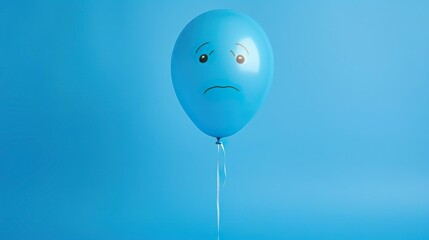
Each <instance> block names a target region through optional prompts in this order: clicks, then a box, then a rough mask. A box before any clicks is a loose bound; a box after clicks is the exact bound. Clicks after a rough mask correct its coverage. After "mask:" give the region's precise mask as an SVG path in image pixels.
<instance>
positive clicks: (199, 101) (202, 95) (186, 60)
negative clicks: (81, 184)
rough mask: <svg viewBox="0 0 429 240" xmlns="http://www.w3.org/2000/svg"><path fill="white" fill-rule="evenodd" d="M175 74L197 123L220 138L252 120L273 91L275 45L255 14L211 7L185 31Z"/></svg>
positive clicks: (186, 106) (185, 106)
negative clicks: (272, 45) (246, 14)
mask: <svg viewBox="0 0 429 240" xmlns="http://www.w3.org/2000/svg"><path fill="white" fill-rule="evenodd" d="M171 74H172V79H173V85H174V89H175V92H176V95H177V97H178V99H179V101H180V103H181V105H182V107H183V109H184V110H185V112H186V113H187V115H188V116H189V118H190V119H191V120H192V121H193V122H194V124H195V125H196V126H197V127H198V128H199V129H200V130H201V131H203V132H204V133H206V134H207V135H210V136H213V137H216V138H222V137H227V136H231V135H233V134H235V133H236V132H238V131H239V130H240V129H241V128H242V127H244V126H245V125H246V124H247V123H248V122H249V121H250V119H251V118H252V117H253V116H254V115H255V113H256V112H257V110H258V109H259V107H260V105H261V103H262V101H263V100H264V98H265V96H266V95H267V93H268V90H269V88H270V85H271V79H272V74H273V56H272V50H271V46H270V43H269V41H268V38H267V36H266V35H265V33H264V31H263V30H262V29H261V27H260V26H259V25H258V24H257V23H256V22H255V21H253V20H252V19H251V18H249V17H247V16H245V15H242V14H239V13H236V12H233V11H230V10H215V11H210V12H207V13H205V14H202V15H200V16H198V17H197V18H195V19H194V20H192V21H191V22H190V23H189V24H188V25H187V26H186V27H185V29H184V30H183V31H182V33H181V34H180V36H179V38H178V39H177V41H176V44H175V46H174V50H173V57H172V61H171Z"/></svg>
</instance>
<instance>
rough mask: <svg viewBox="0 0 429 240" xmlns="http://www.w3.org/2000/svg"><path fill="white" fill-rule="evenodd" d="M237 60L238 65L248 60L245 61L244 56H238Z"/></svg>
mask: <svg viewBox="0 0 429 240" xmlns="http://www.w3.org/2000/svg"><path fill="white" fill-rule="evenodd" d="M235 60H236V61H237V63H238V64H243V63H244V61H245V60H246V59H244V57H243V55H238V56H237V58H236V59H235Z"/></svg>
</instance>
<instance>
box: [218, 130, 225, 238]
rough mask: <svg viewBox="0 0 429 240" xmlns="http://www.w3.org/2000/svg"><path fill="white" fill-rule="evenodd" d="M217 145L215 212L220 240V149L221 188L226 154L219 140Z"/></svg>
mask: <svg viewBox="0 0 429 240" xmlns="http://www.w3.org/2000/svg"><path fill="white" fill-rule="evenodd" d="M216 145H217V166H216V211H217V239H218V240H219V238H220V171H221V168H220V162H221V160H220V159H221V158H220V149H222V153H223V154H222V155H223V161H222V165H223V168H222V170H223V176H224V179H223V184H222V186H225V182H226V152H225V148H224V146H223V143H222V142H221V141H220V138H218V139H217V142H216Z"/></svg>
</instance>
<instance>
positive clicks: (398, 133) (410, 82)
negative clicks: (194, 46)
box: [0, 0, 429, 240]
mask: <svg viewBox="0 0 429 240" xmlns="http://www.w3.org/2000/svg"><path fill="white" fill-rule="evenodd" d="M263 2H265V3H263ZM216 8H232V9H235V10H238V11H241V12H244V13H246V14H248V15H250V16H251V17H252V18H254V19H255V20H256V21H257V22H259V23H260V25H261V26H262V27H263V28H264V29H265V31H266V33H267V35H268V36H269V38H270V39H271V43H272V47H273V49H274V54H275V74H274V79H273V86H272V89H271V92H270V94H269V96H268V98H267V100H266V101H265V103H264V104H263V106H262V108H261V110H260V111H259V112H258V114H257V115H256V116H255V118H254V119H253V120H252V121H251V122H250V123H249V124H248V125H247V126H246V127H245V128H244V129H242V131H240V132H239V133H238V134H236V135H234V136H232V137H230V138H229V139H227V141H226V143H225V144H226V148H227V154H228V159H227V161H228V170H229V176H228V180H227V184H226V186H225V188H223V189H222V193H221V194H222V196H221V198H222V199H221V201H222V213H221V214H222V216H221V217H222V219H221V221H222V222H221V239H225V240H226V239H428V238H429V228H428V223H429V124H428V122H429V94H428V90H429V67H428V63H429V27H428V26H429V14H428V9H429V3H428V2H427V1H426V2H425V1H381V0H376V1H369V0H364V1H285V2H284V3H279V2H277V1H272V2H268V1H260V2H259V3H250V2H249V1H218V2H216V3H208V2H204V1H183V2H181V3H178V1H171V2H166V1H153V3H150V2H149V1H123V2H120V1H100V2H96V1H68V2H67V1H64V2H59V1H58V2H55V3H54V2H51V3H50V2H42V1H39V2H38V3H34V2H33V3H30V2H27V3H25V2H21V3H20V2H17V1H16V2H15V1H4V2H2V3H1V4H0V27H1V29H0V30H1V31H0V32H1V37H0V239H148V240H158V239H161V240H163V239H184V240H185V239H186V240H189V239H216V234H217V233H216V207H215V199H216V191H215V186H216V185H215V182H216V181H215V179H216V175H215V166H216V156H217V152H216V147H215V144H214V139H212V138H210V137H208V136H206V135H204V134H203V133H201V132H200V131H199V130H198V129H197V128H196V127H195V126H194V125H193V124H192V122H191V121H190V120H189V119H188V117H187V116H186V114H185V112H184V111H183V110H182V108H181V106H180V104H179V102H178V100H177V99H176V96H175V94H174V90H173V86H172V83H171V79H170V59H171V53H172V49H173V46H174V42H175V40H176V38H177V36H178V35H179V33H180V31H181V30H182V28H183V27H184V26H185V25H186V24H187V23H188V22H189V21H190V20H191V19H192V18H194V17H195V16H197V15H198V14H200V13H202V12H205V11H207V10H211V9H216Z"/></svg>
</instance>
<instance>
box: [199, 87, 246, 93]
mask: <svg viewBox="0 0 429 240" xmlns="http://www.w3.org/2000/svg"><path fill="white" fill-rule="evenodd" d="M214 88H232V89H234V90H236V91H237V92H240V90H238V88H236V87H234V86H213V87H209V88H207V89H206V90H205V91H204V94H206V92H208V91H210V90H212V89H214Z"/></svg>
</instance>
